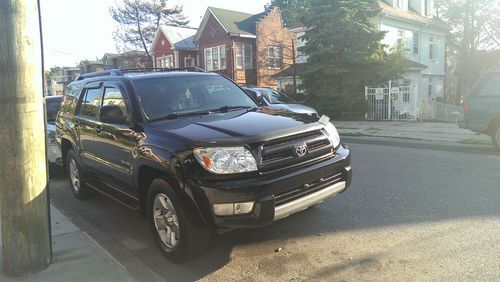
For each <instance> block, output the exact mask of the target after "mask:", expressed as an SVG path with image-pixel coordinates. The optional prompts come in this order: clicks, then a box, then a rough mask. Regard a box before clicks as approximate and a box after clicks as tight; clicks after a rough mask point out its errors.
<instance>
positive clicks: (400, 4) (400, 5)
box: [395, 0, 403, 8]
mask: <svg viewBox="0 0 500 282" xmlns="http://www.w3.org/2000/svg"><path fill="white" fill-rule="evenodd" d="M395 2H396V8H403V3H402V2H403V0H396V1H395Z"/></svg>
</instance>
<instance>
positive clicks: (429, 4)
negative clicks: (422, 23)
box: [424, 0, 431, 16]
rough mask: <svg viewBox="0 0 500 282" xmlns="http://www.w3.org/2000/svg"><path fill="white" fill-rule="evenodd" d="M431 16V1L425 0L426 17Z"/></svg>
mask: <svg viewBox="0 0 500 282" xmlns="http://www.w3.org/2000/svg"><path fill="white" fill-rule="evenodd" d="M430 14H431V0H424V16H429V15H430Z"/></svg>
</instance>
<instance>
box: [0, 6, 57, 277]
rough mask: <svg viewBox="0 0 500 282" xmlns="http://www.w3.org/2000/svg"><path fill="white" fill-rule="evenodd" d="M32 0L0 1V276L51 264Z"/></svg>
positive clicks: (36, 26)
mask: <svg viewBox="0 0 500 282" xmlns="http://www.w3.org/2000/svg"><path fill="white" fill-rule="evenodd" d="M40 40H41V37H40V29H39V15H38V6H37V1H36V0H0V120H1V121H2V122H1V123H0V206H1V219H2V220H1V222H2V255H3V256H2V261H3V272H4V273H5V274H6V275H8V276H14V277H18V276H23V275H27V274H30V273H35V272H37V271H40V270H43V269H45V268H47V267H48V265H49V264H50V261H51V251H50V250H51V248H50V235H49V224H50V219H49V207H48V194H47V186H48V181H47V163H46V160H45V119H44V107H43V100H42V98H43V94H42V89H43V88H42V87H43V81H42V77H43V71H42V66H41V64H42V54H41V41H40Z"/></svg>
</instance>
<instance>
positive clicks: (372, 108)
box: [365, 81, 418, 121]
mask: <svg viewBox="0 0 500 282" xmlns="http://www.w3.org/2000/svg"><path fill="white" fill-rule="evenodd" d="M365 99H366V101H367V103H368V112H367V113H366V119H367V120H410V121H416V120H417V118H418V111H417V84H416V83H415V82H412V81H404V82H396V83H395V82H392V81H389V83H386V84H381V85H379V86H377V87H365Z"/></svg>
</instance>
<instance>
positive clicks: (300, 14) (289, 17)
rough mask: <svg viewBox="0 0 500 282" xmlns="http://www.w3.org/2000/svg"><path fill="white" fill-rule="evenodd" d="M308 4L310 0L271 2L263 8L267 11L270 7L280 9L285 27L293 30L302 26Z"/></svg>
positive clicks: (277, 0)
mask: <svg viewBox="0 0 500 282" xmlns="http://www.w3.org/2000/svg"><path fill="white" fill-rule="evenodd" d="M310 3H311V1H310V0H271V2H270V3H269V4H267V5H266V6H265V8H266V9H269V8H270V7H272V6H277V7H278V8H280V10H281V12H282V14H283V21H284V22H285V26H286V27H288V28H294V27H298V26H301V25H302V23H303V21H304V14H305V13H307V11H308V10H309V8H310Z"/></svg>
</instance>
